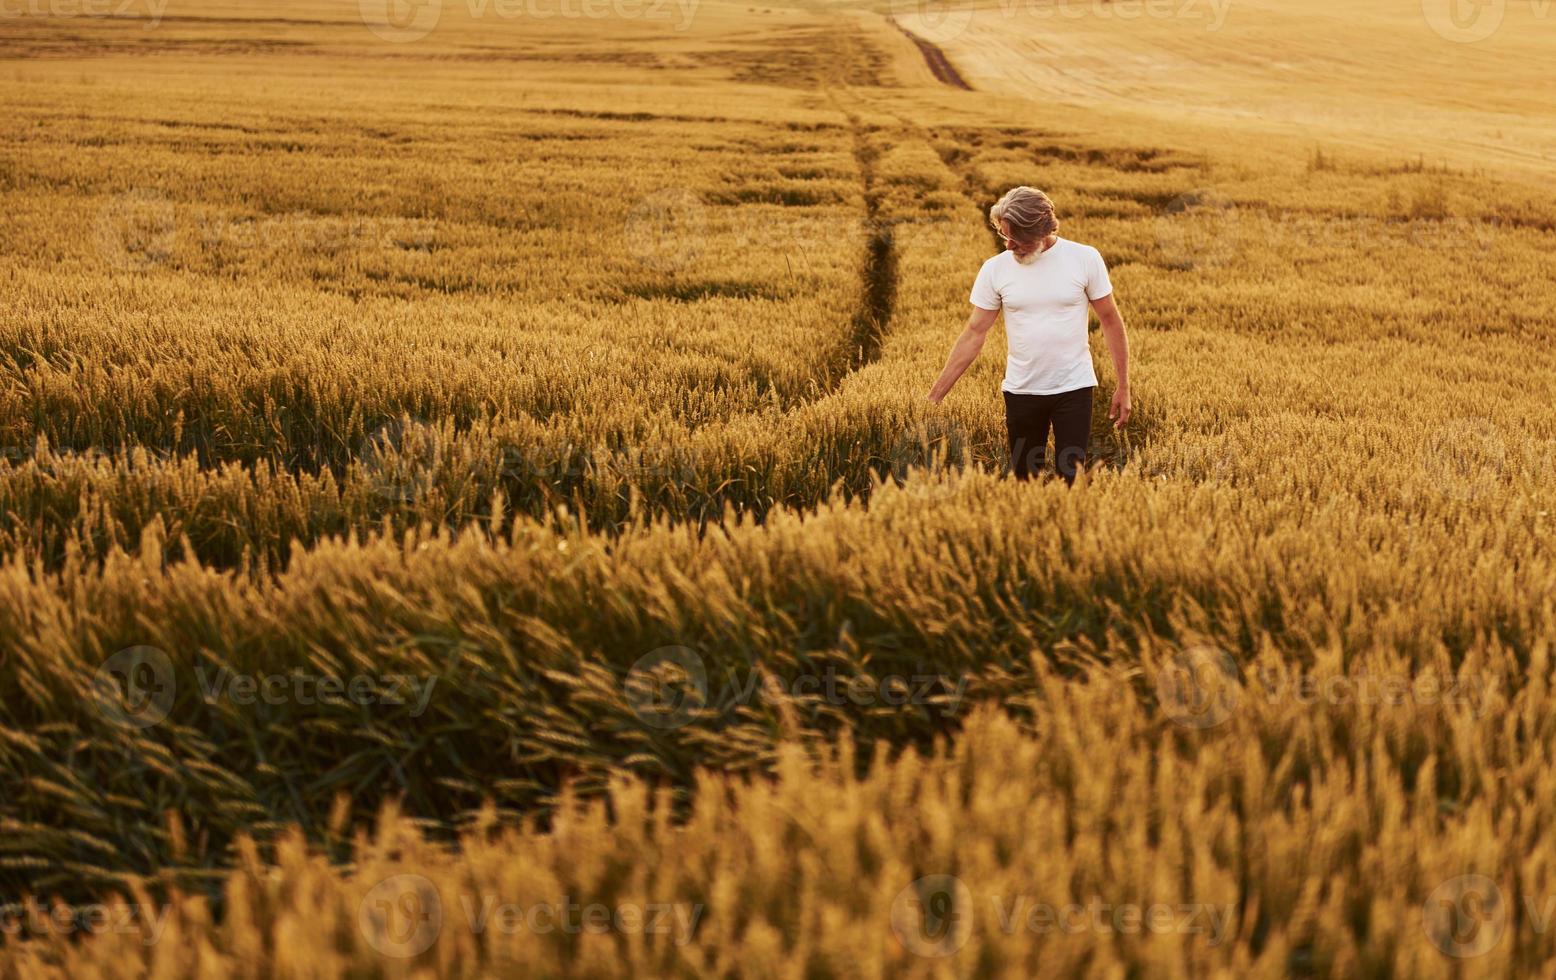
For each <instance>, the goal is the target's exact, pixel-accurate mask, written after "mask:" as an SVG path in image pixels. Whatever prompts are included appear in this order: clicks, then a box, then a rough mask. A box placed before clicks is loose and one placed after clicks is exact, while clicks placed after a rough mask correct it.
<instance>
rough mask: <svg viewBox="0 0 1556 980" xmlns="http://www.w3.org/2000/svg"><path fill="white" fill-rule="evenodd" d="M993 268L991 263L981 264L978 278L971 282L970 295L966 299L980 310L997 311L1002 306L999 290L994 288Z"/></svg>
mask: <svg viewBox="0 0 1556 980" xmlns="http://www.w3.org/2000/svg"><path fill="white" fill-rule="evenodd" d="M993 266H994V263H993V262H985V263H983V268H981V269H979V270H978V278H977V279H975V280H973V287H972V295H970V296H968V297H967V298H968V299H969V300H971V301H972V305H974V306H976V307H978V309H980V310H997V309H999V308H1000V306H1001V305H1002V304H1001V303H1000V294H999V290H998V289H995V288H994V269H993Z"/></svg>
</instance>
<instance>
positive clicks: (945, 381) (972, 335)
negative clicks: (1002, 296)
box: [929, 306, 1000, 405]
mask: <svg viewBox="0 0 1556 980" xmlns="http://www.w3.org/2000/svg"><path fill="white" fill-rule="evenodd" d="M999 315H1000V311H999V310H986V309H984V308H983V307H981V306H974V307H973V309H972V314H971V315H970V316H968V318H967V325H966V326H965V327H963V328H962V335H961V336H960V337H958V338H956V343H955V344H953V345H952V347H951V356H950V357H948V358H947V359H946V363H945V370H943V371H941V372H940V377H939V378H937V379H935V384H934V386H933V387H931V388H930V389H929V403H930V404H931V405H938V404H940V401H941V399H943V398H945V396H946V395H948V394H950V392H951V386H952V385H954V384H956V381H957V379H958V378H960V377H961V376H962V374H963V372H965V371H966V370H967V368H968V367H969V366H970V365H971V364H972V362H973V361H975V360H977V359H978V352H979V351H981V350H983V341H984V339H985V338H987V337H988V336H989V328H990V327H992V326H994V321H995V320H997V319H999Z"/></svg>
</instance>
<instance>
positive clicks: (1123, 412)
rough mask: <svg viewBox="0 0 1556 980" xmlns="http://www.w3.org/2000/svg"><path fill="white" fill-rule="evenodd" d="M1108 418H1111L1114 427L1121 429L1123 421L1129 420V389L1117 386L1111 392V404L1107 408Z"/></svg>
mask: <svg viewBox="0 0 1556 980" xmlns="http://www.w3.org/2000/svg"><path fill="white" fill-rule="evenodd" d="M1108 418H1110V419H1112V420H1113V428H1114V429H1122V428H1123V427H1124V423H1125V422H1128V421H1129V389H1128V388H1119V389H1118V390H1117V391H1115V392H1113V404H1112V405H1111V406H1110V407H1109V408H1108Z"/></svg>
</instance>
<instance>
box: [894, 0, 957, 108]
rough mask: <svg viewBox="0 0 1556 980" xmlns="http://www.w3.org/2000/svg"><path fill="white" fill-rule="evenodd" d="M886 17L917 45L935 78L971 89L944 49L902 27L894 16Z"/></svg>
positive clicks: (947, 83) (955, 86) (952, 85)
mask: <svg viewBox="0 0 1556 980" xmlns="http://www.w3.org/2000/svg"><path fill="white" fill-rule="evenodd" d="M886 19H887V20H889V21H891V24H892V26H893V27H895V28H896V29H897V30H899V31H901V32H902V33H903V34H905V35H907V38H908V40H910V41H912V42H913V43H914V44H915V45H917V46H918V49H919V53H920V54H922V55H923V56H924V60H925V61H926V62H928V64H929V70H930V72H931V73H933V74H934V76H935V78H937V79H939V80H940V82H941V83H942V84H945V85H949V86H951V87H952V88H959V89H962V90H964V91H967V92H971V91H972V86H971V85H968V84H967V79H965V78H963V77H962V74H961V72H959V71H957V70H956V66H955V65H953V64H951V59H950V58H947V57H946V56H945V52H944V51H941V50H940V48H939V47H938V46H936V45H934V44H931V43H930V42H929V41H926V40H924V39H923V38H921V37H919V36H918V35H917V34H914V33H913V32H912V31H910V30H908V29H907V28H906V27H903V26H902V24H901V23H900V22H898V20H897V19H896V18H895V17H888V18H886Z"/></svg>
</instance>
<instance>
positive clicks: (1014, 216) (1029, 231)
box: [989, 185, 1059, 256]
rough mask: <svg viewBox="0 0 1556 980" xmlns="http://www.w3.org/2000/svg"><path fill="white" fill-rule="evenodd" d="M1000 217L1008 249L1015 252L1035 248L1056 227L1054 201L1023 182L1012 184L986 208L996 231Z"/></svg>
mask: <svg viewBox="0 0 1556 980" xmlns="http://www.w3.org/2000/svg"><path fill="white" fill-rule="evenodd" d="M1001 221H1003V222H1005V224H1006V226H1007V227H1008V228H1009V229H1010V236H1009V237H1010V241H1011V251H1012V252H1015V253H1016V254H1017V255H1018V256H1020V255H1028V254H1030V253H1032V252H1033V251H1036V249H1037V246H1038V243H1040V242H1041V241H1042V240H1043V239H1045V238H1047V237H1048V236H1049V235H1052V234H1054V233H1055V232H1057V231H1058V230H1059V219H1058V218H1056V217H1054V202H1053V201H1051V200H1049V198H1048V195H1047V194H1044V193H1043V192H1042V191H1040V190H1038V189H1037V188H1035V187H1027V186H1025V185H1023V186H1021V187H1012V188H1011V189H1010V190H1008V191H1006V192H1005V196H1004V197H1002V198H1000V199H999V200H998V201H997V202H995V205H994V206H993V207H992V208H989V224H991V225H993V226H994V230H995V231H1000V222H1001ZM1001 233H1002V234H1003V232H1001Z"/></svg>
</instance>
